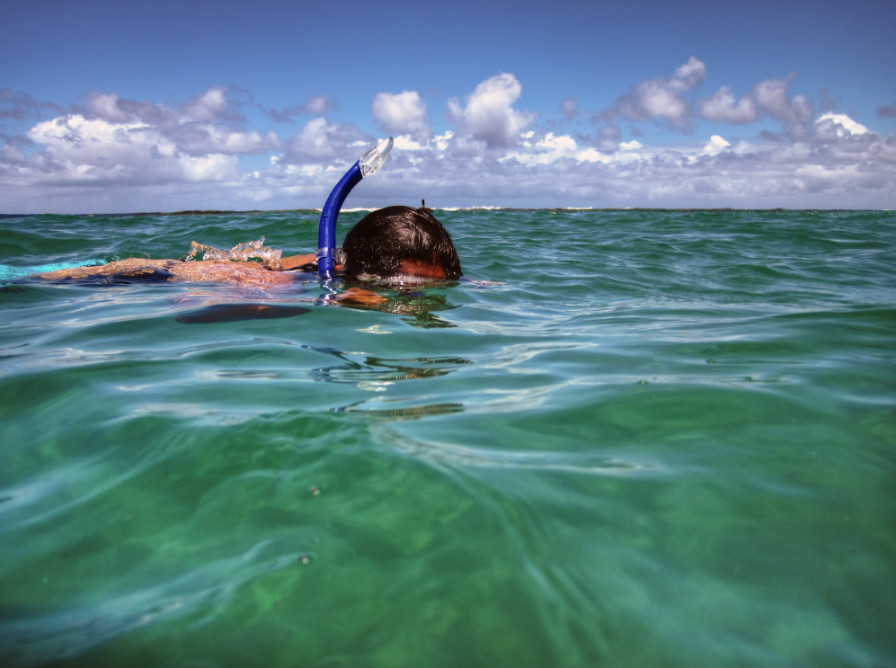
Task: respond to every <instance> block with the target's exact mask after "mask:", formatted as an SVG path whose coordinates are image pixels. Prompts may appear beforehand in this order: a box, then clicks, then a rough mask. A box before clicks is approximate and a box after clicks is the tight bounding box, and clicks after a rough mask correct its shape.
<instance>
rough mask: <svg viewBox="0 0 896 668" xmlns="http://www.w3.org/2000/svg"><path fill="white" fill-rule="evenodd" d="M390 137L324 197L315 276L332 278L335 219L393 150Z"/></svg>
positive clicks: (369, 153)
mask: <svg viewBox="0 0 896 668" xmlns="http://www.w3.org/2000/svg"><path fill="white" fill-rule="evenodd" d="M392 143H393V142H392V137H389V138H388V139H386V140H384V141H382V142H380V143H379V144H377V146H375V147H374V148H372V149H370V150H369V151H367V153H365V154H364V155H362V156H361V159H360V160H358V162H356V163H355V164H354V165H352V166H351V168H350V169H349V170H348V171H347V172H346V173H345V174H344V175H343V177H342V178H341V179H340V180H339V183H337V184H336V187H335V188H333V190H332V192H330V196H329V197H327V203H326V204H324V208H323V209H322V210H321V212H320V226H319V227H318V228H317V273H318V276H319V277H320V278H321V279H323V280H328V279H330V278H332V277H333V268H334V265H335V262H334V259H333V258H334V257H335V253H336V219H337V218H338V217H339V210H340V209H341V208H342V203H343V202H345V198H346V197H348V194H349V192H351V189H352V188H354V187H355V186H356V185H358V183H360V181H361V179H363V178H364V177H365V176H371V175H372V174H374V173H376V171H377V170H378V169H379V168H380V167H382V166H383V163H384V162H386V158H388V157H389V152H390V151H391V150H392Z"/></svg>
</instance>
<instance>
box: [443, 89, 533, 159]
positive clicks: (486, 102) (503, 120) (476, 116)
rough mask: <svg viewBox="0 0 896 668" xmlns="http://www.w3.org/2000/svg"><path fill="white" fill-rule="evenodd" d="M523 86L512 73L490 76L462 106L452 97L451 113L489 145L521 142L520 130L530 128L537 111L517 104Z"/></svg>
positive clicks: (452, 116) (449, 113)
mask: <svg viewBox="0 0 896 668" xmlns="http://www.w3.org/2000/svg"><path fill="white" fill-rule="evenodd" d="M522 90H523V87H522V85H521V84H520V82H519V81H518V80H517V78H516V77H515V76H513V75H512V74H506V73H503V74H498V75H496V76H493V77H491V78H490V79H486V80H485V81H483V82H482V83H480V84H479V85H478V86H476V89H475V90H474V91H473V94H472V95H470V96H469V97H468V98H467V104H466V106H462V105H461V103H460V101H459V100H458V99H457V98H451V99H450V100H448V117H449V119H450V120H451V121H452V122H454V123H456V124H457V125H459V126H460V127H461V129H462V131H463V132H465V133H466V134H467V135H468V136H469V137H471V138H473V139H476V140H480V141H484V142H485V143H486V144H487V145H488V146H498V147H505V148H506V147H510V146H514V145H516V144H517V142H518V141H519V138H520V133H522V132H523V131H524V130H526V129H527V128H529V127H530V126H531V125H532V124H533V123H534V122H535V120H536V118H537V115H536V114H534V113H531V112H522V111H517V110H516V109H514V108H513V103H514V102H516V101H517V100H518V99H519V97H520V94H521V93H522Z"/></svg>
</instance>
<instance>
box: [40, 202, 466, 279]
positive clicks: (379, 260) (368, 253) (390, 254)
mask: <svg viewBox="0 0 896 668" xmlns="http://www.w3.org/2000/svg"><path fill="white" fill-rule="evenodd" d="M335 259H336V270H337V272H339V271H340V270H341V273H342V275H343V276H344V277H345V278H346V279H349V280H351V281H353V282H363V283H376V282H385V283H396V282H401V281H403V280H407V279H409V278H414V277H416V278H436V279H447V280H454V279H457V278H459V277H460V276H461V267H460V260H459V258H458V256H457V250H456V249H455V248H454V243H453V242H452V240H451V236H450V235H449V234H448V231H447V230H446V229H445V228H444V226H443V225H442V224H441V223H440V222H439V221H438V220H437V219H436V217H435V216H433V215H432V212H431V210H429V209H427V208H425V207H421V208H419V209H415V208H413V207H409V206H390V207H387V208H385V209H378V210H377V211H373V212H371V213H369V214H367V215H366V216H365V217H364V218H362V219H361V220H360V221H359V222H358V223H357V224H356V225H355V226H354V227H353V228H352V229H351V230H350V231H349V233H348V234H347V235H346V237H345V242H344V243H343V246H342V249H341V252H339V251H337V252H336V254H335ZM295 271H317V258H316V255H315V254H313V253H308V254H304V255H293V256H290V257H285V258H282V259H281V260H280V263H279V265H274V266H264V265H262V264H259V263H257V262H233V261H220V260H204V261H198V262H197V261H193V262H186V261H182V260H148V259H142V258H130V259H127V260H119V261H116V262H110V263H109V264H105V265H98V266H87V267H74V268H69V269H60V270H57V271H50V272H46V273H42V274H36V277H37V278H40V279H44V280H47V281H69V280H72V281H101V282H112V283H134V282H165V281H171V282H203V283H240V284H255V285H286V284H289V283H292V282H293V281H294V280H295V278H294V275H293V272H295Z"/></svg>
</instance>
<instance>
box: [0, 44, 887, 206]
mask: <svg viewBox="0 0 896 668" xmlns="http://www.w3.org/2000/svg"><path fill="white" fill-rule="evenodd" d="M706 77H707V67H706V65H705V64H704V63H703V62H702V61H700V60H698V59H697V58H694V57H691V58H690V59H689V60H688V61H687V62H685V63H683V64H682V65H681V66H679V67H678V68H676V69H675V70H674V71H673V72H672V73H671V74H670V75H669V76H667V77H658V78H653V79H650V80H646V81H643V82H641V83H638V84H636V85H634V86H632V87H631V89H630V90H629V91H628V92H627V93H623V94H621V95H619V96H618V97H617V98H616V101H615V102H614V103H613V104H612V105H611V106H610V107H609V108H607V109H598V110H590V111H588V110H583V109H580V105H579V102H578V100H577V99H576V98H574V97H567V98H565V99H560V100H557V101H556V102H555V105H554V107H555V109H557V110H558V114H557V116H556V117H555V118H553V119H545V120H542V119H541V117H540V115H539V114H537V113H535V112H533V111H531V110H528V109H526V108H525V105H524V104H522V103H521V101H522V100H524V97H523V83H522V82H521V81H519V80H518V79H517V78H516V76H514V75H513V74H510V73H499V74H496V75H495V76H493V77H490V78H489V79H486V80H485V81H482V82H479V83H478V84H476V85H475V86H473V87H472V91H471V92H470V93H469V94H468V95H467V96H465V97H464V98H463V99H462V100H461V99H459V98H450V99H449V100H448V101H447V103H446V105H445V107H444V109H442V110H441V112H439V111H436V112H433V111H432V109H431V105H430V104H429V103H428V101H427V100H426V99H425V98H424V96H423V95H422V94H421V93H420V92H418V91H407V90H405V91H401V92H390V91H383V92H380V93H378V94H376V95H375V96H374V97H373V99H372V100H371V102H370V114H371V118H372V120H373V121H375V122H376V123H377V124H378V125H379V127H380V128H381V129H382V131H383V133H386V134H392V135H394V136H395V137H396V150H395V152H394V153H393V156H392V157H391V158H390V161H389V163H388V164H387V169H383V170H382V171H381V172H380V174H382V176H380V175H379V174H378V175H377V177H376V179H375V180H373V181H372V182H371V183H370V184H369V186H365V188H364V190H363V194H362V193H361V192H359V197H357V198H355V196H354V195H353V199H354V201H353V202H351V203H350V205H356V206H380V205H383V204H389V203H413V202H416V201H418V200H419V199H421V198H426V200H427V203H428V204H430V205H432V206H444V207H454V206H518V207H557V206H570V207H589V206H590V207H628V206H630V207H639V206H647V207H810V208H892V207H894V206H896V136H894V135H889V136H885V135H881V134H879V133H877V132H874V131H872V130H871V129H869V128H868V127H867V126H866V125H863V124H862V123H859V122H858V121H856V120H855V119H853V118H851V117H850V116H849V115H847V114H843V113H835V112H833V111H825V112H824V113H819V112H818V111H817V106H818V105H816V104H814V103H813V102H812V101H811V100H809V99H808V98H807V97H806V96H804V95H802V94H799V93H794V92H792V88H793V85H794V77H792V76H791V77H786V78H777V79H775V78H772V79H767V80H764V81H759V82H757V83H756V84H755V85H754V86H753V87H752V89H750V90H749V91H748V92H746V93H745V94H743V95H741V96H737V95H736V94H735V93H734V90H733V88H732V87H730V86H721V87H719V88H718V90H716V91H715V92H711V91H709V92H704V91H702V90H701V86H702V84H703V83H704V82H705V80H706ZM333 109H334V104H333V103H332V101H331V100H330V99H329V98H328V97H326V96H316V97H308V98H306V99H305V100H304V101H301V102H296V104H295V105H292V106H290V107H288V108H284V109H279V110H273V109H266V108H263V107H262V106H260V105H258V104H257V103H256V102H255V100H254V99H253V98H252V95H251V93H250V92H249V91H246V90H244V89H240V88H236V87H222V86H217V87H213V88H210V89H208V90H206V91H202V92H200V93H198V94H197V95H196V96H195V97H194V98H192V99H189V100H186V101H184V102H183V103H181V104H179V105H165V104H160V103H156V102H151V101H136V100H128V99H124V98H121V97H119V96H118V95H117V94H116V93H114V92H92V93H89V94H87V95H86V97H85V100H84V102H83V104H80V105H72V106H71V107H69V108H62V107H60V106H57V105H54V104H49V103H45V102H40V101H38V100H35V99H33V98H32V97H30V96H29V95H28V94H26V93H20V92H14V91H9V90H0V142H2V143H0V212H4V213H16V212H17V213H29V212H44V211H49V212H97V213H99V212H112V211H121V212H127V211H148V210H176V209H188V208H206V209H225V208H226V209H250V208H271V209H278V208H302V207H319V206H320V205H321V204H322V202H323V201H324V199H325V198H326V195H327V193H328V192H329V189H330V188H331V187H332V185H333V184H334V183H335V181H336V180H337V179H338V178H339V176H340V175H341V172H342V170H343V169H345V168H346V167H347V166H348V165H349V164H350V163H351V162H353V161H354V160H355V159H357V157H358V156H359V155H360V154H361V153H363V151H364V150H365V149H366V147H368V146H370V145H372V144H373V143H374V142H375V141H376V140H377V139H378V137H376V136H374V134H371V133H369V132H364V131H362V130H361V129H360V127H359V126H358V125H355V124H354V123H338V122H336V121H334V120H332V118H330V116H329V115H330V114H331V113H332V111H333ZM891 109H892V107H890V106H882V107H880V108H879V109H878V111H877V113H878V116H879V118H881V119H886V118H891V117H892V116H893V115H896V113H891V111H890V110H891ZM432 113H435V114H436V115H435V116H431V114H432ZM439 114H440V115H439ZM589 116H590V118H591V119H592V120H591V123H590V124H589V125H587V127H586V128H585V129H584V130H583V129H582V127H583V126H582V125H581V123H579V124H578V125H576V123H577V120H576V119H582V118H588V117H589ZM252 117H255V118H259V117H261V118H266V119H268V120H269V121H276V122H277V123H278V124H279V125H278V131H275V130H274V129H268V128H267V127H262V126H263V125H264V124H260V123H258V121H257V120H256V121H251V120H248V119H249V118H252ZM366 120H369V119H365V121H366ZM440 122H441V123H443V124H444V123H447V125H446V126H444V127H443V128H439V129H438V130H437V129H436V128H435V125H436V124H438V123H440ZM12 124H19V125H24V127H25V128H26V129H25V130H24V131H20V132H9V131H7V128H8V126H9V125H12ZM283 127H286V128H287V129H288V130H289V131H288V132H286V133H283V132H282V131H280V129H281V128H283ZM573 128H575V129H573ZM650 128H654V129H660V130H662V131H663V132H665V133H667V136H668V135H671V136H672V137H673V138H675V137H677V139H673V140H669V139H663V140H662V141H656V140H653V141H651V140H647V139H646V138H645V132H644V131H645V130H648V129H650ZM769 128H772V129H769Z"/></svg>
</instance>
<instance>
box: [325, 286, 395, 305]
mask: <svg viewBox="0 0 896 668" xmlns="http://www.w3.org/2000/svg"><path fill="white" fill-rule="evenodd" d="M333 299H335V300H336V301H337V302H339V303H340V304H351V305H355V306H376V305H377V304H382V303H384V302H387V301H389V300H388V299H386V298H385V297H383V296H382V295H380V294H377V293H376V292H374V291H373V290H366V289H364V288H349V289H348V290H346V291H345V292H342V293H340V294H338V295H336V296H335V297H334V298H333Z"/></svg>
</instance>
